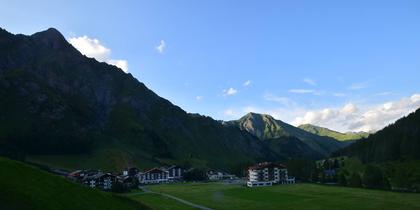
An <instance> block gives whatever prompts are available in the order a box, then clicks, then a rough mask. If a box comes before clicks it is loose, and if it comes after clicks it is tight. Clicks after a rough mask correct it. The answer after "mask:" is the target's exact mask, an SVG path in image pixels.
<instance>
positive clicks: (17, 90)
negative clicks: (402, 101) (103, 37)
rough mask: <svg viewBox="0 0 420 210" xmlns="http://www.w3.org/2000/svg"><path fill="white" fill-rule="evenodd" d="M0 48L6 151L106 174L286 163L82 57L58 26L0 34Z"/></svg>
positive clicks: (248, 138)
mask: <svg viewBox="0 0 420 210" xmlns="http://www.w3.org/2000/svg"><path fill="white" fill-rule="evenodd" d="M0 45H1V46H2V49H0V87H1V88H0V97H2V98H3V99H5V100H2V101H0V109H1V110H2V111H3V112H4V115H2V116H1V122H0V131H2V132H0V145H1V146H2V147H1V149H0V153H1V154H7V155H8V156H14V157H15V158H25V157H26V156H39V155H43V156H45V155H52V156H54V155H59V156H60V157H62V156H63V155H64V156H66V157H68V158H66V161H70V162H71V163H72V164H71V165H72V166H73V167H76V168H78V167H82V166H83V167H97V168H107V169H119V168H124V167H127V165H140V166H143V167H146V166H145V165H144V164H146V163H149V164H148V165H152V164H164V163H168V161H169V162H170V163H173V162H174V161H175V163H178V164H186V165H190V164H193V165H194V164H199V165H203V166H207V167H218V168H232V167H234V166H236V165H238V164H242V163H249V162H255V161H260V160H261V161H262V160H273V159H278V158H281V157H280V156H278V155H277V154H276V153H274V152H273V151H271V150H269V149H267V148H266V146H265V145H264V144H261V143H260V142H258V141H255V139H254V138H255V137H253V136H252V135H250V134H248V133H247V132H244V131H241V130H239V129H237V128H232V127H228V126H223V125H222V124H220V123H219V122H217V121H215V120H213V119H212V118H210V117H204V116H201V115H194V114H189V113H187V112H185V111H184V110H182V109H181V108H180V107H178V106H176V105H173V104H172V103H171V102H170V101H168V100H166V99H164V98H161V97H159V96H158V95H157V94H155V93H154V92H153V91H151V90H150V89H148V88H147V87H146V86H145V85H144V84H143V83H141V82H139V81H138V80H137V79H136V78H134V77H133V76H132V75H131V74H130V73H128V74H126V73H124V72H123V71H121V70H120V69H119V68H117V67H115V66H112V65H108V64H106V63H103V62H98V61H96V60H95V59H93V58H88V57H86V56H84V55H82V54H81V53H80V52H79V51H77V50H76V49H75V48H74V47H73V46H71V45H70V44H69V43H68V42H67V41H66V40H65V39H64V40H63V36H62V35H61V34H60V33H59V32H58V31H57V30H55V29H48V30H46V31H43V32H38V33H35V34H33V35H30V36H27V35H20V34H19V35H13V34H11V33H9V32H7V31H5V30H1V31H0ZM52 159H53V158H49V160H52ZM80 159H81V160H83V161H80ZM84 163H92V164H90V165H83V164H84ZM62 165H63V163H58V166H62Z"/></svg>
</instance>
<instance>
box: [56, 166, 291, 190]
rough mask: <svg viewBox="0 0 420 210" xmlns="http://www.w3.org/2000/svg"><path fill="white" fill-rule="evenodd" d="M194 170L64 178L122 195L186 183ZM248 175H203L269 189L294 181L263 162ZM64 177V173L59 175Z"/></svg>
mask: <svg viewBox="0 0 420 210" xmlns="http://www.w3.org/2000/svg"><path fill="white" fill-rule="evenodd" d="M193 170H194V169H193V168H190V169H185V168H182V167H181V166H177V165H172V166H168V167H155V168H152V169H149V170H145V171H141V170H139V169H138V168H136V167H131V168H127V169H125V170H123V171H121V172H120V173H118V174H115V173H110V172H103V171H101V170H76V171H73V172H70V173H68V174H66V175H65V176H66V177H67V178H68V179H70V180H72V181H74V182H77V183H81V184H83V185H86V186H88V187H91V188H97V189H100V190H104V191H113V192H125V191H128V190H130V189H138V188H139V187H140V186H142V185H149V184H162V183H175V182H186V181H188V179H186V175H188V174H189V173H190V172H191V171H193ZM246 174H247V176H246V177H244V178H239V177H237V176H235V175H232V174H229V173H226V172H223V171H215V170H210V171H207V172H206V173H205V178H204V179H203V180H205V181H212V182H216V181H219V182H222V181H223V182H229V183H237V184H242V185H245V186H248V187H262V186H272V185H274V184H294V183H295V178H294V177H289V176H288V171H287V168H286V166H284V165H282V164H277V163H271V162H263V163H258V164H256V165H253V166H250V167H248V169H247V172H246ZM62 175H64V174H62Z"/></svg>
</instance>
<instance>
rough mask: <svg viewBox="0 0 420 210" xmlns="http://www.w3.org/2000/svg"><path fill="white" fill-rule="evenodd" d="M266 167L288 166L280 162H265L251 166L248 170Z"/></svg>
mask: <svg viewBox="0 0 420 210" xmlns="http://www.w3.org/2000/svg"><path fill="white" fill-rule="evenodd" d="M264 168H286V166H285V165H283V164H279V163H272V162H263V163H258V164H255V165H253V166H250V167H249V168H248V170H261V169H264Z"/></svg>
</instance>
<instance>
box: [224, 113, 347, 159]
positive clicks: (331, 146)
mask: <svg viewBox="0 0 420 210" xmlns="http://www.w3.org/2000/svg"><path fill="white" fill-rule="evenodd" d="M226 124H228V125H234V126H236V127H239V128H240V129H241V130H245V131H248V132H249V133H251V134H252V135H254V136H256V137H258V138H259V139H261V140H267V139H282V138H284V137H294V138H296V139H299V140H300V141H302V142H303V143H304V144H306V145H307V146H308V147H309V148H310V149H311V150H313V151H314V152H316V153H318V154H319V155H320V156H328V155H329V154H330V153H331V152H334V151H336V150H337V149H339V148H341V147H343V146H345V145H346V144H345V143H342V142H339V141H337V140H336V139H333V138H330V137H323V136H318V135H315V134H312V133H310V132H307V131H304V130H302V129H300V128H297V127H294V126H292V125H289V124H287V123H285V122H282V121H280V120H276V119H274V118H273V117H272V116H270V115H266V114H257V113H248V114H246V115H245V116H243V117H242V118H240V119H239V120H234V121H229V122H226Z"/></svg>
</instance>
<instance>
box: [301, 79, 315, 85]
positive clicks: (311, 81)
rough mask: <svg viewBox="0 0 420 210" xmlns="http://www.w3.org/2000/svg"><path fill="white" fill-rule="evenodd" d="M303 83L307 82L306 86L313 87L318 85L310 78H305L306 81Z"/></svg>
mask: <svg viewBox="0 0 420 210" xmlns="http://www.w3.org/2000/svg"><path fill="white" fill-rule="evenodd" d="M303 82H305V83H306V84H308V85H312V86H315V85H316V82H315V80H313V79H309V78H305V79H303Z"/></svg>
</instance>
